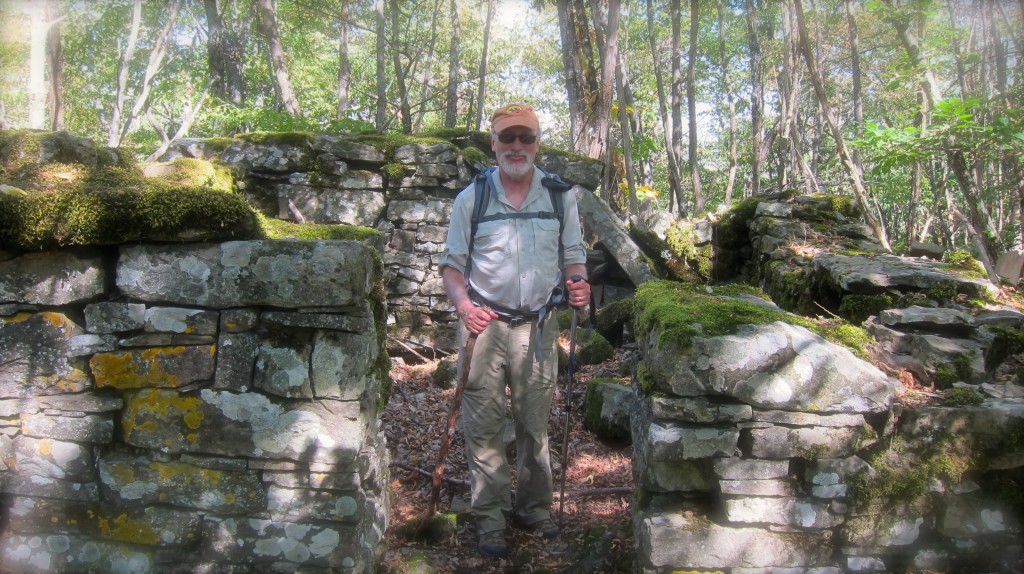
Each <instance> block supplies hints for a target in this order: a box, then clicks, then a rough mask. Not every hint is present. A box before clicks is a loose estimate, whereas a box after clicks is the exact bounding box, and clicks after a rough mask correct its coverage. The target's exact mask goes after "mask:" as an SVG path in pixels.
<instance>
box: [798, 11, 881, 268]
mask: <svg viewBox="0 0 1024 574" xmlns="http://www.w3.org/2000/svg"><path fill="white" fill-rule="evenodd" d="M793 9H794V10H795V11H796V19H797V26H798V33H799V36H800V51H801V52H803V55H804V63H805V64H806V65H807V73H808V75H809V76H810V77H811V83H812V84H814V93H815V95H816V96H817V98H818V105H819V106H820V107H821V111H822V113H823V114H824V116H825V121H826V122H827V123H828V127H829V130H830V131H831V132H832V138H833V139H834V140H835V142H836V151H837V152H838V154H839V159H840V162H841V163H842V165H843V168H844V170H845V171H846V175H847V177H848V178H849V179H850V185H852V186H853V193H854V196H855V197H856V198H857V203H858V204H860V207H861V209H862V210H863V211H864V219H865V221H866V222H867V224H868V226H869V227H871V230H872V231H874V232H875V235H876V236H877V237H878V242H879V243H880V244H881V245H882V247H883V248H884V249H885V250H886V251H892V248H890V247H889V238H888V237H887V236H886V233H885V229H884V228H883V227H882V226H881V224H879V222H878V219H877V218H876V217H875V215H874V208H873V207H872V206H871V204H870V202H869V201H868V194H867V190H866V189H864V181H863V178H862V177H861V173H860V170H858V169H857V165H856V164H854V163H853V159H852V158H851V157H850V153H849V151H848V150H847V149H846V143H845V142H844V141H843V134H842V132H841V131H840V130H839V122H838V121H836V117H835V115H834V114H833V113H832V105H831V104H830V103H829V101H828V95H827V94H826V92H825V82H824V80H823V79H822V77H821V73H820V72H819V71H818V64H817V61H816V60H815V58H814V54H813V53H812V52H811V43H810V40H809V38H808V36H807V25H806V23H805V22H804V8H803V4H802V2H801V0H793Z"/></svg>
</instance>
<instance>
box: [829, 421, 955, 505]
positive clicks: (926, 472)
mask: <svg viewBox="0 0 1024 574" xmlns="http://www.w3.org/2000/svg"><path fill="white" fill-rule="evenodd" d="M899 442H901V441H900V440H899V439H898V436H897V437H896V438H894V445H895V446H894V447H893V448H891V449H889V450H887V451H881V452H879V453H876V454H875V455H874V456H873V457H870V460H868V462H869V464H871V467H872V468H874V470H875V475H874V477H871V476H870V475H869V474H868V473H866V472H865V473H860V474H857V475H855V476H853V477H852V478H851V479H850V481H849V482H850V490H849V497H850V502H851V503H852V504H853V505H854V506H856V507H860V508H866V509H876V510H877V509H880V508H890V509H891V508H894V507H896V506H897V505H900V504H905V503H911V502H915V501H917V500H919V499H921V498H922V497H924V496H925V495H926V494H927V493H928V492H929V489H930V488H931V486H932V484H933V483H934V481H935V480H936V479H946V480H949V481H951V482H953V483H957V482H960V479H961V478H962V477H963V474H964V473H965V472H967V470H968V469H969V468H971V465H972V463H973V460H972V455H971V452H970V449H966V448H960V447H955V446H953V445H951V444H947V443H942V442H939V443H936V444H935V445H934V447H933V448H932V450H931V451H930V452H929V453H927V454H924V455H922V456H921V457H919V458H916V459H913V460H911V459H910V458H909V457H907V456H906V455H905V454H903V449H902V448H901V445H900V444H899Z"/></svg>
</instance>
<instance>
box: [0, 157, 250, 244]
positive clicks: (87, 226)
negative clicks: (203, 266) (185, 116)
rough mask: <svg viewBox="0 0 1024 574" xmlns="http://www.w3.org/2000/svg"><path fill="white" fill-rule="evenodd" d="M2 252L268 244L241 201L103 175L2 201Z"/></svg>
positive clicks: (102, 171) (120, 174) (114, 173)
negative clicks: (208, 242)
mask: <svg viewBox="0 0 1024 574" xmlns="http://www.w3.org/2000/svg"><path fill="white" fill-rule="evenodd" d="M0 224H2V225H0V248H4V249H13V250H25V251H35V250H43V249H50V248H57V247H69V246H81V245H110V244H118V243H125V242H130V241H143V240H154V241H160V240H168V239H176V238H178V237H181V236H188V237H190V238H192V239H226V238H235V239H249V238H258V237H261V233H260V230H259V227H258V225H257V221H256V214H255V212H254V211H253V209H252V208H251V207H250V206H249V205H248V204H247V203H246V202H245V200H244V199H242V197H240V196H238V195H235V194H231V193H222V192H214V191H210V190H209V189H203V188H196V187H183V186H177V185H174V184H170V183H167V182H164V181H160V180H156V179H147V178H144V177H142V176H141V174H140V173H139V172H138V171H137V170H135V169H127V168H99V169H96V170H94V171H93V172H90V173H89V174H88V176H86V177H84V178H82V179H81V180H80V181H77V182H74V183H72V184H70V185H68V186H66V187H65V188H64V189H61V190H58V191H53V192H47V193H32V194H29V195H27V196H23V197H12V196H6V195H5V196H3V197H0Z"/></svg>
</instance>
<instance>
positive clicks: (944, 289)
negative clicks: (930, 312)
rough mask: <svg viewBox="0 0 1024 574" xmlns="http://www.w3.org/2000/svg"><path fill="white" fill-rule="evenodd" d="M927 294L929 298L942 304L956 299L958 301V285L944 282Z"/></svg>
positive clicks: (926, 292)
mask: <svg viewBox="0 0 1024 574" xmlns="http://www.w3.org/2000/svg"><path fill="white" fill-rule="evenodd" d="M925 294H926V295H928V297H929V298H931V299H934V300H936V301H938V302H940V303H942V302H946V301H953V300H954V299H956V295H957V291H956V285H955V284H953V283H952V282H950V281H943V282H942V283H939V284H938V285H935V286H934V287H932V288H931V289H928V290H927V291H925Z"/></svg>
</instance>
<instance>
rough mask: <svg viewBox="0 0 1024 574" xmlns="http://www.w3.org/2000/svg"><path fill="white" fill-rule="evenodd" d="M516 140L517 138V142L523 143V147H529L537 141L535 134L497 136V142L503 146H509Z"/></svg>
mask: <svg viewBox="0 0 1024 574" xmlns="http://www.w3.org/2000/svg"><path fill="white" fill-rule="evenodd" d="M516 138H519V141H521V142H523V145H530V144H532V143H533V142H535V141H537V135H536V134H519V135H516V134H498V141H500V142H501V143H503V144H510V143H512V142H514V141H516Z"/></svg>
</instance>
